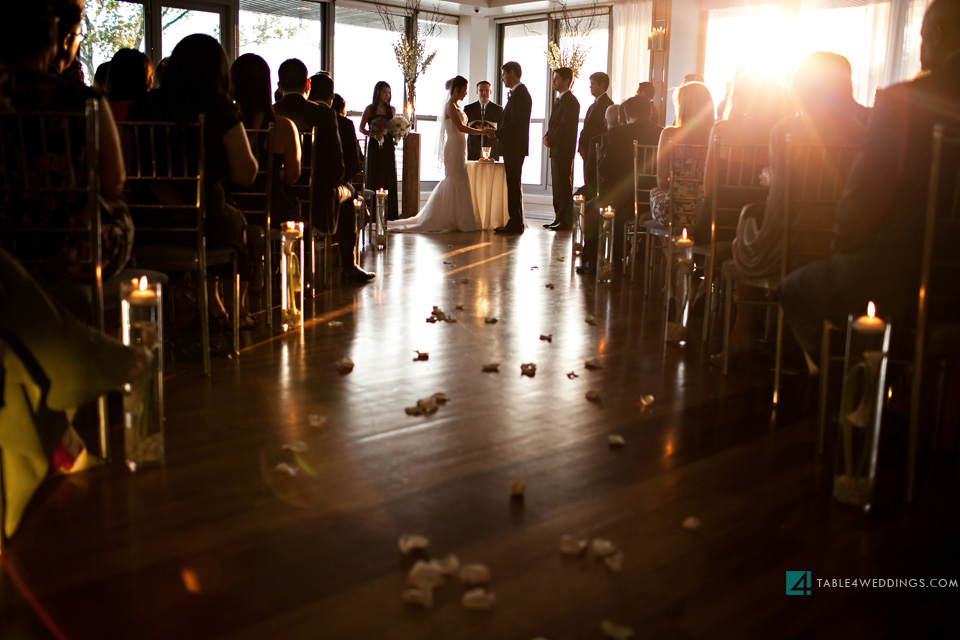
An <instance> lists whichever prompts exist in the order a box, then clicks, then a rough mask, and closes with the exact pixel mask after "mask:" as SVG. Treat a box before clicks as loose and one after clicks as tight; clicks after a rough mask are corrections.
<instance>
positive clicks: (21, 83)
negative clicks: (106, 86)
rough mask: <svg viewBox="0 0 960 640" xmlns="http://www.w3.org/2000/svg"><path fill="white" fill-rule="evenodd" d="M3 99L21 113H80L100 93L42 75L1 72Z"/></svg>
mask: <svg viewBox="0 0 960 640" xmlns="http://www.w3.org/2000/svg"><path fill="white" fill-rule="evenodd" d="M0 95H3V96H4V98H5V99H6V100H9V101H10V103H12V104H13V105H14V106H16V107H18V108H21V109H29V110H40V109H47V110H51V109H55V110H64V111H74V110H77V111H80V110H82V109H83V108H84V106H85V104H86V101H87V99H88V98H95V99H99V98H100V97H101V96H100V93H99V92H98V91H94V90H93V89H91V88H89V87H86V86H84V85H82V84H78V83H77V82H74V81H72V80H67V79H64V78H62V77H60V76H57V75H53V74H50V73H44V72H40V71H29V70H20V69H17V70H3V71H0Z"/></svg>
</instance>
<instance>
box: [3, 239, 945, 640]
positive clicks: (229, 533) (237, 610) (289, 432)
mask: <svg viewBox="0 0 960 640" xmlns="http://www.w3.org/2000/svg"><path fill="white" fill-rule="evenodd" d="M569 241H570V235H569V234H554V233H552V232H547V231H543V230H541V229H540V228H539V226H538V227H536V228H531V229H529V230H528V232H527V233H525V234H524V235H523V236H520V237H507V238H504V237H501V236H495V235H493V234H492V233H474V234H450V235H431V236H393V237H392V238H391V240H390V248H389V251H387V252H386V253H380V254H377V253H373V252H370V251H369V250H368V251H367V252H366V253H365V254H364V267H365V268H367V269H373V270H375V271H377V272H378V273H379V274H380V275H379V277H378V278H377V279H376V280H375V281H374V282H373V283H371V284H368V285H366V286H360V287H337V288H334V289H333V290H332V291H328V292H325V293H323V294H321V295H319V296H318V297H317V298H315V299H314V300H313V302H312V304H313V312H314V315H315V317H314V319H312V320H310V321H308V322H307V323H306V325H305V326H304V328H303V329H302V331H299V332H294V333H288V334H283V335H278V336H275V337H272V338H268V337H267V336H266V335H265V334H263V335H261V336H260V339H259V340H258V341H255V343H254V344H250V345H249V346H247V347H246V348H245V349H244V350H243V351H242V353H241V354H240V356H239V358H233V359H221V360H219V361H217V362H215V364H214V370H213V375H212V377H211V378H209V379H206V378H204V377H203V376H202V374H201V373H200V371H199V367H198V366H190V367H188V368H184V367H182V366H181V367H177V368H176V371H177V373H175V374H174V375H171V376H170V379H169V382H168V391H167V393H168V409H167V416H168V424H167V456H168V457H167V465H166V467H165V468H163V469H161V470H155V471H148V472H144V473H141V474H136V475H131V474H128V473H127V472H126V471H125V470H124V469H123V468H122V466H121V465H120V464H112V465H110V466H109V467H107V468H103V469H98V470H95V471H93V472H90V473H87V474H84V475H79V476H75V477H69V478H65V479H59V480H54V481H52V482H50V483H48V486H47V487H46V488H45V489H44V491H43V492H42V495H40V496H39V497H38V499H37V501H36V502H35V506H34V507H33V508H32V509H31V512H30V513H29V514H28V517H27V518H26V520H25V523H24V525H23V527H22V529H21V531H20V532H19V534H18V536H17V537H16V538H15V539H14V541H13V544H11V546H10V547H9V548H8V549H7V550H6V551H5V552H4V555H3V556H2V562H3V565H2V570H0V631H2V630H3V629H7V630H9V632H10V634H11V635H9V636H8V635H4V634H3V633H0V637H4V638H7V637H18V638H19V637H31V638H32V637H55V636H56V634H57V633H61V634H62V636H61V637H67V638H71V639H73V638H114V637H133V638H177V639H178V640H186V639H188V638H211V637H230V638H331V639H337V640H340V639H364V640H365V639H371V640H372V639H386V638H397V639H407V638H410V639H413V638H435V639H451V638H471V639H472V638H476V639H481V638H482V639H497V640H508V639H516V640H529V639H530V638H533V637H535V636H543V637H546V638H550V639H551V640H560V639H571V640H573V639H580V638H599V637H602V636H601V634H600V631H599V623H600V621H601V619H604V618H609V619H611V620H613V621H616V622H618V623H620V624H625V625H628V626H631V627H633V628H635V629H636V631H637V637H638V638H693V637H697V638H701V637H702V638H706V637H709V638H728V637H729V638H772V637H784V636H787V635H789V636H807V637H838V636H840V635H845V636H846V637H853V635H855V634H856V632H860V635H861V636H862V635H863V634H864V633H867V634H870V635H869V637H871V638H886V637H925V636H927V635H934V634H938V633H942V632H943V631H944V630H947V629H951V630H955V629H956V627H955V626H950V625H955V624H956V619H955V618H954V617H953V616H954V614H953V613H950V611H952V606H953V605H954V604H955V603H956V598H957V593H958V591H957V590H956V589H927V590H921V589H827V588H816V586H815V588H814V590H813V594H812V596H810V597H787V596H785V595H784V593H785V589H784V576H785V571H786V570H810V571H812V575H813V578H814V579H815V580H816V579H817V578H841V579H842V578H874V577H882V578H914V577H916V578H919V577H927V578H930V577H947V578H960V571H958V565H957V551H956V542H955V541H956V539H957V534H958V532H960V526H958V518H957V509H956V508H955V506H954V505H955V504H956V491H955V488H954V487H952V486H951V482H940V483H932V486H931V487H929V488H926V489H925V492H924V493H923V494H922V495H921V497H920V501H919V503H918V504H917V506H916V507H915V508H914V509H912V510H909V511H908V510H905V509H903V508H902V507H901V506H900V495H901V492H902V470H901V469H900V467H899V466H897V464H898V463H899V459H900V457H901V454H900V452H899V451H897V450H895V449H894V450H891V451H889V452H887V451H884V452H883V453H882V456H885V460H886V461H887V464H886V465H885V466H884V468H883V469H882V470H881V477H880V487H879V491H880V493H881V496H886V497H882V498H881V501H880V504H879V505H878V506H877V508H876V509H875V510H874V512H873V513H871V514H869V516H865V515H863V514H859V513H857V512H854V511H852V510H850V509H847V508H844V507H842V506H840V505H838V504H836V503H834V502H833V500H832V499H831V497H830V482H831V473H832V469H833V465H832V458H831V459H829V460H828V461H826V462H818V461H816V460H815V459H814V455H813V453H814V445H815V421H814V418H813V414H814V406H815V399H816V395H815V394H816V383H815V381H813V382H810V381H805V380H800V379H792V380H788V381H787V385H786V389H785V394H784V395H785V398H786V399H785V401H784V406H783V407H782V408H781V409H780V411H779V415H778V416H777V420H776V422H775V423H772V422H771V415H770V410H769V397H770V388H771V376H770V375H768V374H767V373H766V372H765V371H763V369H762V368H760V369H753V370H748V371H738V372H733V373H731V375H730V377H729V378H728V379H722V378H721V376H720V374H719V371H718V370H716V369H714V368H711V367H710V366H709V364H708V360H707V350H706V349H705V348H701V346H700V344H699V341H697V342H694V343H693V344H689V345H686V346H684V347H676V346H671V347H666V348H665V347H664V346H663V343H662V339H661V338H662V324H661V318H660V315H659V312H660V305H659V303H658V302H655V300H656V296H653V297H651V298H650V302H646V303H645V301H644V299H643V297H642V294H641V292H640V287H639V283H637V285H635V286H630V284H629V283H628V282H620V281H619V280H618V281H615V282H614V284H613V285H610V286H597V285H595V284H594V283H593V282H592V281H589V280H584V279H583V278H581V277H579V276H576V275H573V273H572V271H573V265H572V263H571V259H570V255H569ZM548 284H552V285H554V288H553V289H550V288H548V287H547V285H548ZM434 305H436V306H438V307H440V309H442V310H443V311H444V312H446V313H447V314H448V315H451V316H453V317H455V318H456V319H457V322H455V323H444V322H439V323H436V324H430V323H427V322H425V320H426V318H427V317H428V316H429V315H430V313H431V310H432V308H433V306H434ZM460 305H462V307H463V308H462V309H458V307H459V306H460ZM588 315H593V316H595V318H596V326H591V325H589V324H587V323H586V322H585V318H586V317H587V316H588ZM486 318H496V319H497V322H496V323H495V324H491V323H487V322H485V319H486ZM331 320H338V321H340V322H342V323H343V325H342V326H339V327H332V326H330V325H329V322H330V321H331ZM541 334H544V335H552V341H546V340H541V339H540V335H541ZM417 350H419V351H421V352H427V353H429V360H427V361H414V358H415V356H416V353H415V351H417ZM344 356H346V357H349V358H350V359H352V360H353V361H354V362H355V363H356V367H355V369H354V370H353V372H352V373H349V374H346V375H341V374H340V373H338V372H337V370H336V368H335V366H334V362H335V361H336V360H338V359H339V358H341V357H344ZM591 357H598V358H599V359H600V361H601V362H602V364H603V368H602V369H599V370H587V369H586V368H585V366H584V361H585V360H586V359H588V358H591ZM494 362H498V363H500V371H499V373H484V372H482V371H481V368H482V366H483V365H484V364H488V363H494ZM530 362H532V363H535V364H536V365H537V369H536V375H535V377H526V376H521V373H520V365H521V364H522V363H530ZM570 372H572V373H574V374H575V375H576V377H573V376H568V373H570ZM589 390H595V391H596V392H598V394H599V396H600V401H599V402H590V401H588V400H587V399H586V398H585V394H586V392H587V391H589ZM437 392H443V393H445V394H447V395H448V396H449V397H450V402H449V403H447V404H446V405H444V406H441V407H440V408H439V410H438V411H437V412H436V413H435V414H433V415H430V416H426V417H417V416H408V415H406V413H405V412H404V408H405V407H409V406H411V405H414V404H416V400H417V399H418V398H425V397H427V396H430V395H432V394H434V393H437ZM645 394H652V395H654V396H655V398H656V401H655V403H654V404H653V405H652V406H651V407H649V408H643V407H642V406H641V404H640V397H641V396H642V395H645ZM311 422H313V423H314V424H318V423H320V422H322V426H320V427H315V426H312V424H311ZM614 433H616V434H620V435H622V436H623V438H624V439H625V441H626V445H625V446H624V447H623V448H622V449H612V448H610V447H608V445H607V436H608V435H610V434H614ZM892 437H894V438H895V437H896V434H894V435H893V436H892ZM297 441H303V442H304V443H306V445H307V447H308V449H307V450H306V451H304V452H302V453H297V454H295V453H293V452H291V451H289V450H286V449H284V448H283V446H284V445H285V444H290V443H294V442H297ZM888 454H889V455H888ZM281 462H286V463H288V464H289V465H291V466H292V467H293V468H295V469H297V474H296V475H295V476H293V477H291V476H290V475H287V474H284V473H281V472H277V471H275V467H276V466H277V465H278V464H279V463H281ZM882 463H883V462H882ZM515 479H520V480H523V481H524V482H525V483H526V496H525V499H524V500H523V501H519V502H518V501H513V500H511V499H510V485H511V482H512V481H513V480H515ZM953 484H955V483H953ZM688 516H695V517H697V518H698V519H699V520H700V521H701V522H702V527H701V528H700V529H698V530H695V531H690V530H686V529H684V528H683V527H682V526H681V523H682V522H683V521H684V519H685V518H687V517H688ZM404 533H420V534H423V535H426V536H428V537H429V539H430V549H429V550H430V553H431V554H432V556H433V557H441V556H443V555H446V554H448V553H455V554H457V556H459V558H460V560H461V561H462V562H481V563H484V564H487V565H488V566H489V567H490V568H491V571H492V579H491V582H490V589H491V590H492V591H493V592H494V593H495V594H496V597H497V603H496V607H495V608H494V610H493V611H491V612H474V611H466V610H464V609H463V608H462V607H461V605H460V598H461V595H462V593H463V591H464V587H462V586H461V585H460V584H459V583H456V582H454V583H452V584H447V585H446V586H443V587H440V588H439V589H438V590H437V592H436V604H435V606H434V608H433V609H431V610H422V609H419V608H415V607H411V606H408V605H405V604H403V603H402V602H401V600H400V594H401V592H402V591H403V589H404V584H405V578H406V572H407V570H408V569H409V567H410V566H411V564H412V562H413V559H412V558H409V557H405V556H401V555H400V554H399V552H398V550H397V538H398V536H399V535H401V534H404ZM566 533H570V534H575V535H580V536H591V537H603V538H608V539H610V540H611V541H613V542H614V543H615V544H616V545H617V546H618V547H619V548H620V549H622V550H623V552H624V568H623V572H622V573H621V574H613V573H611V572H609V571H608V570H607V568H606V567H605V566H604V564H603V562H601V561H598V560H595V559H594V558H593V557H591V556H590V554H589V552H587V553H585V554H584V555H583V556H581V557H569V556H561V555H560V553H559V552H558V543H559V540H560V537H561V535H563V534H566ZM31 600H32V601H33V603H34V605H35V606H34V607H31V606H30V601H31ZM43 618H45V619H47V620H48V624H49V627H50V628H53V629H55V630H58V631H54V632H51V631H49V630H48V629H46V628H45V627H44V624H43V622H42V619H43ZM18 633H19V634H20V635H17V634H18Z"/></svg>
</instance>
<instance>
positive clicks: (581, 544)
mask: <svg viewBox="0 0 960 640" xmlns="http://www.w3.org/2000/svg"><path fill="white" fill-rule="evenodd" d="M588 542H589V540H588V539H587V538H578V537H576V536H572V535H570V534H569V533H565V534H563V535H562V536H560V553H562V554H563V555H566V556H578V555H580V554H581V553H582V552H583V550H584V549H586V548H587V543H588Z"/></svg>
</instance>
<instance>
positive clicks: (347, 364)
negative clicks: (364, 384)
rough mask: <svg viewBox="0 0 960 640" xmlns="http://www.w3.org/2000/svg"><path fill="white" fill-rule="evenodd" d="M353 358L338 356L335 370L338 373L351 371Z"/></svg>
mask: <svg viewBox="0 0 960 640" xmlns="http://www.w3.org/2000/svg"><path fill="white" fill-rule="evenodd" d="M353 366H354V365H353V360H351V359H350V358H340V359H339V360H337V370H338V371H340V373H350V372H351V371H353Z"/></svg>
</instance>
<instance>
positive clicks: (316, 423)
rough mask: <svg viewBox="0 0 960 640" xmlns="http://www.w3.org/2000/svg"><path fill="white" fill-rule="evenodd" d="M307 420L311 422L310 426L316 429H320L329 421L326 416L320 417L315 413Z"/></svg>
mask: <svg viewBox="0 0 960 640" xmlns="http://www.w3.org/2000/svg"><path fill="white" fill-rule="evenodd" d="M307 420H309V422H310V426H311V427H314V428H315V429H319V428H320V427H322V426H323V425H325V424H326V423H327V419H326V418H325V417H324V416H318V415H317V414H315V413H311V414H310V416H309V417H308V418H307Z"/></svg>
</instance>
